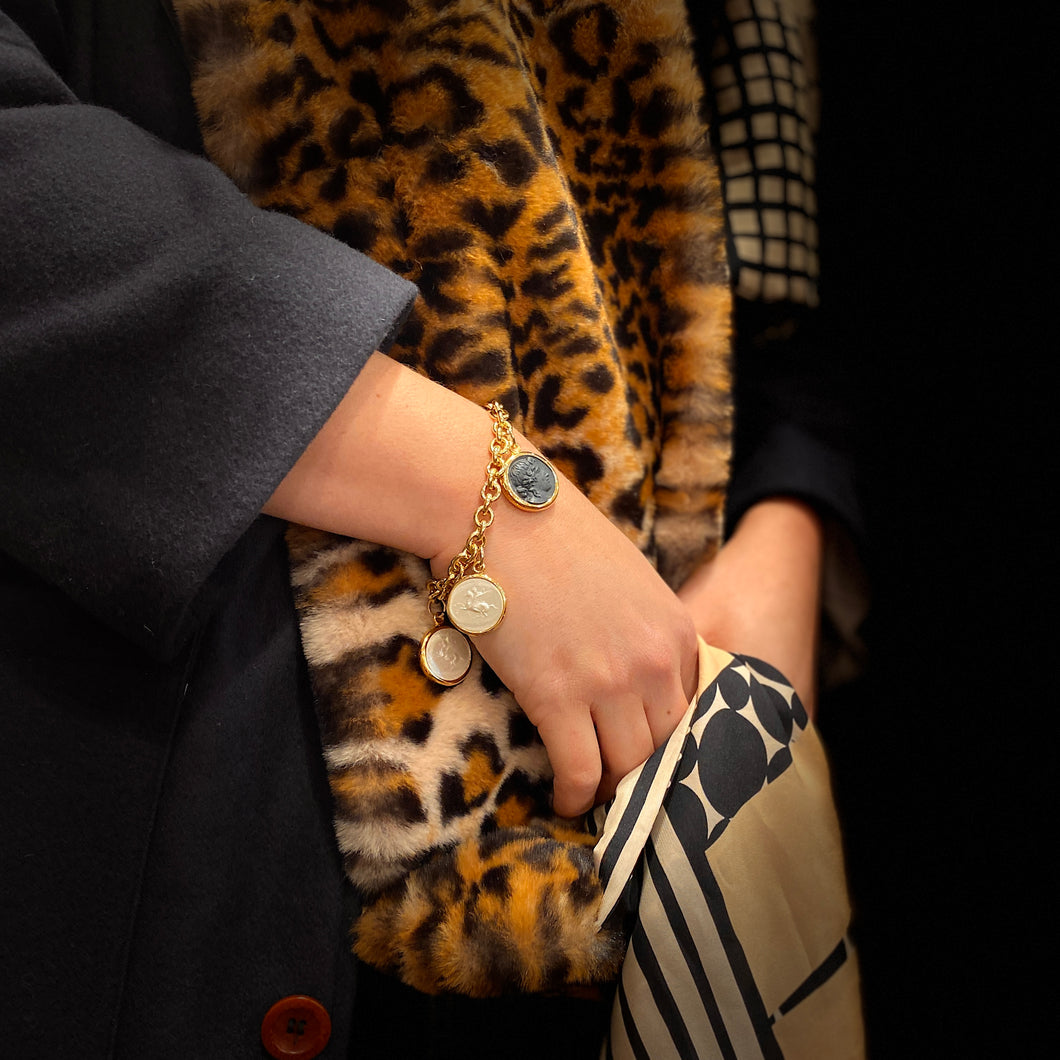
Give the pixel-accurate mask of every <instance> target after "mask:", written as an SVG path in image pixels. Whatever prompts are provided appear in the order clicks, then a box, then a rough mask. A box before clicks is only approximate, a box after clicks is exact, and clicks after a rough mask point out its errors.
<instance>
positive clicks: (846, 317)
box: [818, 0, 1060, 1060]
mask: <svg viewBox="0 0 1060 1060" xmlns="http://www.w3.org/2000/svg"><path fill="white" fill-rule="evenodd" d="M818 10H819V20H820V21H819V41H820V47H821V78H822V89H823V118H822V131H821V139H820V145H819V146H820V157H819V191H820V218H821V237H822V270H823V288H822V292H823V298H824V307H825V313H826V321H827V324H828V334H829V343H830V347H829V350H830V356H831V358H832V361H833V363H834V365H835V366H836V367H837V368H838V369H839V371H840V372H841V373H842V374H843V375H845V376H846V377H847V381H848V382H849V383H850V385H851V386H852V388H853V390H854V392H855V393H856V394H857V395H858V396H859V398H860V401H861V404H860V414H859V422H860V424H861V431H860V447H861V453H860V455H861V467H862V470H863V482H864V492H865V498H866V503H867V508H868V515H869V527H870V540H869V547H868V551H869V556H868V559H869V564H870V568H871V573H872V579H873V583H874V605H873V611H872V615H871V618H870V620H869V623H868V626H867V629H866V639H867V643H868V646H869V649H870V658H871V663H870V667H869V671H868V673H867V675H866V676H865V677H864V678H863V679H862V680H860V681H858V682H857V683H856V684H855V685H853V686H849V687H847V688H845V689H843V690H841V691H840V692H839V693H838V694H836V695H835V696H833V697H832V698H831V700H830V701H827V702H826V703H825V704H824V706H823V708H822V709H823V713H822V718H821V727H822V730H823V732H824V736H825V739H826V742H827V743H828V745H829V748H830V751H831V757H832V762H833V770H834V777H835V783H836V791H837V799H838V802H839V806H840V813H841V817H842V819H843V823H844V828H845V834H846V841H847V846H848V858H849V866H850V874H851V883H852V890H853V896H854V900H855V905H856V928H857V935H856V939H857V942H858V946H859V950H860V956H861V961H862V973H863V980H864V987H865V1001H866V1009H867V1018H868V1026H869V1041H870V1049H871V1053H872V1056H873V1057H875V1058H876V1060H880V1058H883V1060H887V1058H890V1057H903V1058H904V1057H978V1056H984V1057H986V1056H1004V1057H1010V1056H1011V1057H1017V1056H1018V1057H1022V1056H1035V1055H1039V1054H1040V1053H1041V1051H1042V1043H1043V1042H1044V1041H1047V1040H1048V1037H1047V1036H1045V1035H1043V1026H1044V1023H1043V1021H1042V1019H1041V1016H1038V1017H1037V1019H1036V1018H1035V1010H1034V1002H1035V997H1034V995H1035V993H1036V991H1035V989H1034V984H1035V981H1036V979H1037V980H1038V981H1040V982H1042V983H1045V982H1047V981H1051V980H1052V979H1053V977H1054V973H1052V972H1051V971H1050V970H1049V967H1048V965H1046V966H1045V967H1044V968H1039V967H1038V961H1039V960H1045V961H1047V960H1048V959H1049V954H1048V951H1049V950H1050V949H1051V948H1052V934H1053V932H1054V930H1055V929H1052V928H1051V926H1050V925H1051V924H1052V922H1053V921H1054V919H1055V915H1054V914H1053V912H1052V906H1053V905H1054V904H1055V902H1056V897H1055V895H1053V894H1049V893H1047V889H1046V888H1045V887H1042V886H1040V885H1039V881H1041V880H1043V878H1044V876H1045V874H1046V872H1047V871H1048V872H1050V873H1051V872H1052V869H1051V868H1050V869H1048V870H1047V868H1046V866H1051V864H1052V860H1053V859H1052V856H1051V851H1050V849H1049V848H1050V846H1051V845H1052V844H1051V843H1050V842H1049V840H1050V839H1051V838H1052V836H1054V835H1055V833H1056V829H1055V827H1053V825H1052V822H1051V815H1047V814H1046V813H1045V812H1044V808H1045V806H1046V801H1045V800H1046V795H1045V783H1046V779H1047V778H1051V774H1052V773H1053V772H1054V769H1055V767H1054V752H1053V746H1054V743H1053V741H1052V739H1051V737H1052V734H1053V732H1054V731H1055V727H1056V724H1055V713H1056V701H1057V696H1056V694H1055V692H1054V691H1052V690H1051V688H1050V685H1051V684H1052V683H1053V682H1052V678H1051V674H1050V670H1051V668H1052V666H1053V660H1054V658H1055V655H1056V653H1055V649H1053V648H1052V644H1051V643H1050V641H1052V640H1053V639H1054V638H1053V637H1051V636H1050V630H1051V629H1055V628H1056V626H1057V623H1056V620H1055V619H1054V617H1053V613H1054V605H1053V604H1052V600H1051V598H1052V584H1053V583H1054V582H1055V577H1054V571H1055V566H1056V561H1055V559H1054V555H1055V552H1054V549H1053V548H1052V547H1050V545H1051V539H1052V537H1053V536H1054V535H1052V534H1049V539H1048V540H1047V534H1046V515H1047V514H1048V513H1049V511H1050V509H1051V505H1052V503H1053V500H1052V498H1053V495H1054V494H1055V493H1056V482H1057V475H1056V469H1055V460H1054V458H1053V452H1054V448H1055V443H1054V441H1053V434H1054V426H1053V424H1054V421H1055V417H1054V415H1053V413H1052V411H1051V406H1052V391H1051V386H1052V384H1051V383H1050V382H1049V379H1050V378H1051V374H1052V370H1051V362H1052V361H1053V360H1054V359H1055V354H1056V350H1057V343H1056V339H1055V337H1052V338H1051V337H1049V336H1048V335H1047V330H1048V318H1049V316H1050V315H1051V312H1052V305H1051V302H1052V301H1055V300H1056V298H1057V295H1056V293H1054V291H1050V290H1047V288H1046V282H1047V280H1048V279H1049V276H1048V275H1047V273H1046V271H1045V269H1046V264H1045V257H1046V253H1045V252H1046V250H1047V248H1048V247H1049V245H1050V243H1051V242H1052V240H1053V239H1055V232H1056V225H1055V222H1054V221H1053V219H1052V214H1051V210H1050V205H1051V199H1052V198H1053V197H1054V194H1053V191H1052V188H1051V187H1049V186H1048V185H1049V183H1050V180H1049V174H1050V172H1051V170H1052V169H1053V168H1054V167H1053V166H1052V165H1051V164H1050V165H1048V166H1047V165H1046V162H1045V154H1046V151H1047V150H1048V149H1049V147H1050V141H1051V140H1054V139H1055V138H1056V132H1057V129H1058V128H1060V124H1058V122H1057V118H1056V112H1055V108H1054V106H1053V103H1052V99H1053V96H1052V93H1051V91H1049V90H1048V89H1047V84H1046V73H1047V71H1049V70H1050V69H1051V67H1053V66H1055V65H1056V59H1055V58H1054V57H1052V56H1051V55H1047V54H1046V52H1047V50H1048V48H1049V41H1050V40H1052V41H1055V40H1057V32H1056V31H1057V25H1056V18H1055V15H1050V16H1049V21H1050V22H1051V25H1047V24H1046V19H1045V18H1044V17H1041V18H1039V17H1037V15H1036V14H1035V11H1034V9H1033V8H1032V7H1028V6H1027V5H1008V6H1006V7H1005V8H1004V9H1002V10H995V9H993V8H990V9H984V10H983V13H981V14H978V15H974V16H972V15H970V14H969V12H970V11H971V10H972V5H942V4H938V3H935V4H931V3H928V4H914V3H905V2H898V3H883V2H878V0H860V2H857V3H846V2H841V0H819V2H818ZM1047 30H1048V32H1047ZM1038 1011H1039V1012H1041V1011H1043V1009H1039V1010H1038ZM1044 1012H1046V1013H1051V1006H1050V1008H1044Z"/></svg>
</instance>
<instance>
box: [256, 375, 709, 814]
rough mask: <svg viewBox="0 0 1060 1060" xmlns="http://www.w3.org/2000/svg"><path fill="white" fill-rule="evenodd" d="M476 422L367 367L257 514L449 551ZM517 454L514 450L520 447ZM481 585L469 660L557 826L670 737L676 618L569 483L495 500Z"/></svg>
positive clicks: (457, 542) (657, 585)
mask: <svg viewBox="0 0 1060 1060" xmlns="http://www.w3.org/2000/svg"><path fill="white" fill-rule="evenodd" d="M491 436H492V424H491V420H490V417H489V414H488V413H487V412H486V411H485V410H484V409H482V408H480V407H478V406H477V405H474V404H472V403H471V402H469V401H465V400H464V399H463V398H462V397H460V396H458V395H457V394H454V393H452V392H451V391H449V390H446V389H445V388H444V387H442V386H439V385H438V384H437V383H432V382H430V381H429V380H427V379H424V378H423V377H421V376H418V375H416V374H415V373H413V372H411V371H409V370H408V369H407V368H404V367H402V366H401V365H399V364H397V363H396V362H394V361H391V360H390V359H389V358H386V357H383V356H381V355H378V354H377V355H375V356H374V357H372V358H371V359H370V360H369V362H368V364H367V365H366V366H365V368H364V369H363V370H362V372H361V374H360V376H358V378H357V380H356V381H355V383H354V384H353V386H352V387H351V389H350V391H349V393H348V394H347V395H346V397H345V398H344V399H343V401H342V402H341V403H340V404H339V406H338V407H337V408H336V410H335V412H334V413H333V414H332V416H331V418H330V419H329V420H328V422H327V423H326V424H325V425H324V427H323V428H322V429H321V430H320V432H319V433H318V434H317V436H316V438H314V439H313V441H312V442H311V443H310V444H309V446H308V447H307V449H306V450H305V452H304V453H303V455H302V456H301V458H300V459H299V460H298V462H297V463H296V464H295V466H294V467H293V468H292V469H291V471H290V472H289V473H288V475H287V477H286V478H285V479H284V480H283V482H282V483H281V484H280V485H279V487H278V488H277V490H276V492H275V493H274V494H273V496H272V498H271V499H270V500H269V502H268V503H267V504H266V505H265V508H264V511H265V512H266V513H268V514H270V515H275V516H277V517H279V518H283V519H288V520H291V521H293V522H297V523H301V524H303V525H306V526H313V527H317V528H318V529H321V530H329V531H332V532H333V533H338V534H345V535H347V536H349V537H356V538H361V539H362V540H366V541H376V542H378V543H380V544H384V545H390V546H393V547H395V548H400V549H403V550H405V551H407V552H411V553H413V554H414V555H418V556H422V557H424V558H426V559H429V560H431V563H432V567H433V569H434V572H435V575H436V576H437V575H439V574H441V573H442V572H444V570H445V568H446V567H447V566H448V563H449V561H450V559H451V558H452V557H453V556H454V555H456V554H457V553H458V552H460V551H461V549H463V547H464V544H465V541H466V539H467V534H468V532H469V530H470V529H471V526H472V515H473V513H474V511H475V508H476V507H477V505H478V503H479V491H480V490H481V488H482V483H483V480H484V476H485V468H486V464H487V462H488V460H489V443H490V438H491ZM519 444H520V446H521V447H523V448H529V446H528V444H527V443H526V441H525V439H519ZM494 511H495V513H496V518H495V522H494V525H493V527H492V528H491V529H490V531H489V534H488V535H487V538H486V571H487V573H488V574H489V575H490V576H491V577H493V578H495V579H496V580H497V581H498V582H499V583H500V585H501V586H502V587H503V589H504V591H505V593H506V594H507V597H508V610H507V614H506V617H505V619H504V622H503V623H502V624H501V626H500V627H499V628H498V629H496V630H495V631H494V632H492V633H488V634H484V635H483V636H479V637H476V638H475V643H476V647H477V648H478V649H479V650H480V651H481V653H482V656H483V658H484V659H485V660H486V661H487V662H488V663H489V664H490V665H491V666H492V667H493V669H494V671H495V672H496V673H497V675H498V676H499V677H500V679H501V680H502V681H504V683H505V684H506V685H507V686H508V687H509V688H510V689H511V690H512V692H513V693H514V695H515V697H516V699H517V700H518V702H519V704H520V705H521V706H522V708H523V709H524V710H525V711H526V713H527V716H528V717H529V718H530V720H531V721H532V722H533V723H534V724H535V725H536V726H537V727H538V731H539V732H540V733H541V738H542V740H543V741H544V743H545V747H546V749H547V750H548V754H549V758H550V760H551V762H552V766H553V769H554V771H555V785H554V802H553V804H554V807H555V809H556V812H557V813H559V814H563V815H568V816H573V815H575V814H578V813H581V812H582V811H584V810H587V809H589V807H590V806H591V805H592V804H593V801H594V798H596V797H599V798H606V797H607V796H608V795H609V794H610V793H611V792H612V790H613V789H614V785H615V784H616V783H617V782H618V780H619V779H620V778H621V777H622V776H623V775H624V774H625V773H627V772H628V771H629V770H630V769H633V768H634V767H635V766H637V765H639V764H640V763H641V762H643V761H644V760H645V759H646V758H647V757H648V756H649V755H650V754H651V752H652V750H653V749H654V748H655V747H657V746H659V745H660V744H661V743H663V742H664V741H665V740H666V738H667V737H668V736H669V735H670V733H671V731H672V730H673V729H674V727H675V726H676V724H677V722H678V721H679V720H680V718H681V717H682V715H683V714H684V712H685V709H686V707H687V705H688V702H689V700H690V699H691V697H692V695H693V693H694V692H695V683H696V669H697V664H698V654H697V650H696V647H697V646H696V634H695V627H694V626H693V623H692V618H691V616H690V615H689V612H688V611H687V610H686V609H685V607H684V606H683V605H682V604H681V602H680V601H679V600H678V598H677V596H676V595H675V594H674V593H673V592H672V591H671V590H670V589H669V587H668V586H667V585H666V584H665V583H664V582H663V581H662V579H661V578H660V577H659V576H658V574H657V573H656V572H655V570H654V569H653V568H652V566H651V565H650V564H649V563H648V562H647V560H645V559H644V557H643V556H642V555H641V554H640V552H639V550H638V549H637V548H636V547H635V546H634V545H633V544H632V543H631V542H630V541H629V540H628V539H627V538H626V537H625V535H624V534H622V533H621V531H619V530H617V529H616V528H615V527H614V526H613V525H612V524H611V523H610V522H609V521H608V520H607V519H606V518H605V517H604V516H603V515H601V514H600V513H599V512H598V511H597V510H596V508H595V507H594V506H593V505H592V504H591V503H590V502H589V501H588V500H586V498H585V497H584V496H583V495H582V494H581V493H580V492H579V491H578V489H577V488H576V487H575V486H574V485H573V484H572V483H570V482H567V481H561V484H560V492H559V496H558V497H557V499H556V501H555V503H554V504H553V505H552V506H551V507H550V508H548V509H546V510H544V511H539V512H522V511H519V510H518V509H516V508H514V507H512V506H510V505H509V504H508V503H507V502H506V501H505V500H503V499H498V500H497V501H496V502H495V504H494Z"/></svg>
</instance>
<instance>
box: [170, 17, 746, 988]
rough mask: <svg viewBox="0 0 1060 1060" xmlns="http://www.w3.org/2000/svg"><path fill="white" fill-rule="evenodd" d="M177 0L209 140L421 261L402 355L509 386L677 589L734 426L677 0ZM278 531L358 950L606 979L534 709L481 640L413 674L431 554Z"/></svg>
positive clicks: (607, 936)
mask: <svg viewBox="0 0 1060 1060" xmlns="http://www.w3.org/2000/svg"><path fill="white" fill-rule="evenodd" d="M176 7H177V10H178V15H179V17H180V20H181V25H182V30H183V32H184V35H185V42H186V45H187V48H188V52H189V55H190V57H191V59H192V62H193V78H194V88H195V95H196V102H197V106H198V108H199V114H200V120H201V124H202V129H203V134H204V138H205V142H206V146H207V150H208V152H209V153H210V155H211V157H212V158H213V159H214V160H215V161H216V162H217V163H218V165H220V166H221V167H222V168H223V169H224V170H226V171H227V172H228V173H229V174H230V175H231V176H232V177H233V179H235V180H236V182H237V183H238V184H239V185H240V186H241V187H242V188H244V189H245V190H246V191H247V193H248V194H249V195H251V196H252V198H253V199H254V200H255V201H256V202H257V203H258V204H260V205H261V206H264V207H267V208H271V209H276V210H283V211H285V212H288V213H290V214H293V215H294V216H296V217H299V218H301V219H302V220H304V221H305V222H306V223H308V224H312V225H315V226H317V227H319V228H321V229H324V230H326V231H328V232H331V233H333V234H334V235H335V236H336V237H338V238H339V239H341V240H343V241H345V242H346V243H348V244H349V245H350V246H352V247H355V248H357V249H358V250H361V251H363V252H364V253H366V254H368V255H370V256H371V257H373V258H375V259H377V260H378V261H380V262H382V263H383V264H385V265H387V266H389V267H390V268H392V269H393V270H395V271H396V272H398V273H400V274H402V275H404V276H406V277H407V278H409V279H411V280H412V281H414V282H415V283H417V284H418V286H419V289H420V292H421V297H420V299H419V300H418V302H417V305H416V307H415V309H414V311H413V313H412V316H411V317H410V319H409V321H408V323H407V325H406V326H405V328H404V330H403V331H402V333H401V334H400V336H399V337H398V340H397V342H396V343H395V345H394V346H393V347H392V348H391V350H390V351H389V352H390V355H391V356H393V357H395V358H396V359H398V360H400V361H401V362H403V363H405V364H407V365H409V366H410V367H412V368H414V369H415V370H417V371H419V372H422V373H424V374H426V375H428V376H429V377H431V378H432V379H435V380H437V381H438V382H441V383H443V384H445V385H446V386H448V387H450V388H452V389H454V390H456V391H458V392H459V393H461V394H463V395H464V396H465V397H467V398H469V399H471V400H472V401H475V402H477V403H480V404H484V403H486V402H488V401H490V400H494V399H497V400H500V401H502V402H503V403H504V404H505V406H506V408H507V409H508V412H509V414H510V415H511V417H512V419H513V421H514V423H515V425H516V426H517V427H518V428H519V429H520V430H522V431H523V432H524V433H525V434H526V435H527V436H528V437H530V438H531V439H532V440H533V441H534V442H535V443H536V444H537V445H538V446H540V448H541V449H542V450H543V451H544V452H545V453H546V454H547V455H548V456H549V457H550V458H551V459H552V460H553V461H554V462H555V463H556V465H557V466H558V467H559V468H560V469H561V470H562V471H563V472H564V473H565V474H566V475H567V476H568V477H569V478H570V479H571V480H572V481H573V482H575V483H576V484H577V485H578V486H579V487H580V488H581V489H582V490H583V491H584V492H585V493H586V494H587V495H588V496H589V497H590V498H591V499H592V500H593V502H594V503H595V504H596V505H597V506H598V507H599V509H600V510H601V511H603V512H604V513H605V514H606V515H607V516H608V517H609V518H610V519H611V520H612V521H613V522H615V523H616V524H617V525H618V526H619V527H621V528H622V530H623V531H624V532H625V533H626V534H627V535H628V536H629V537H630V538H631V539H632V540H633V541H635V542H636V543H637V544H638V545H639V547H640V548H641V549H642V550H643V551H644V552H645V553H646V554H647V555H648V556H649V557H651V558H652V559H653V560H654V561H656V562H657V563H658V565H659V568H660V571H661V572H662V573H663V575H664V577H666V578H667V579H668V580H669V581H670V582H671V584H674V585H677V584H679V583H680V582H681V581H682V580H683V578H684V577H685V576H686V575H687V573H688V572H689V571H690V569H691V567H692V565H693V564H694V563H696V562H697V561H698V560H699V559H700V558H702V557H703V556H705V555H709V554H710V553H711V552H712V550H713V549H715V548H716V546H717V542H718V539H719V537H720V531H721V519H722V508H723V503H724V488H725V481H726V477H727V469H728V456H729V436H730V426H731V424H730V421H731V407H730V380H729V357H728V340H729V316H730V296H729V289H728V283H727V275H726V271H725V264H724V236H723V231H722V218H721V207H720V195H719V187H718V180H717V176H716V173H715V170H714V167H713V165H712V163H711V161H710V159H709V156H708V154H707V148H706V143H705V130H704V129H703V127H702V125H701V121H700V117H699V114H700V107H699V105H700V86H699V84H698V81H697V76H696V73H695V69H694V64H693V58H692V53H691V49H690V46H689V39H688V31H687V27H686V25H685V21H684V10H683V6H682V4H680V3H675V2H673V0H651V2H644V0H605V2H601V3H588V2H563V0H557V2H553V3H549V2H545V0H539V2H532V0H513V2H502V0H454V2H450V3H446V2H428V0H406V2H404V3H394V4H373V3H367V2H365V3H358V2H352V0H351V2H343V0H317V2H313V0H304V2H296V0H178V2H177V4H176ZM321 282H322V283H326V282H327V277H326V276H322V277H321ZM485 455H486V454H485V449H484V452H483V457H484V464H485ZM472 501H473V498H472V499H469V517H470V512H471V509H472ZM288 540H289V547H290V553H291V564H292V579H293V584H294V587H295V593H296V600H297V604H298V608H299V614H300V619H301V623H302V632H303V641H304V645H305V651H306V656H307V659H308V661H309V664H310V670H311V675H312V679H313V687H314V693H315V695H316V699H317V704H318V711H319V716H320V722H321V730H322V733H323V738H324V745H325V753H326V757H327V765H328V769H329V775H330V779H331V786H332V791H333V794H334V799H335V806H336V831H337V835H338V839H339V844H340V847H341V849H342V851H343V854H344V857H345V862H346V867H347V870H348V872H349V875H350V877H351V879H352V880H353V881H354V883H355V884H356V885H357V886H358V887H359V888H360V889H361V890H362V892H363V893H364V894H365V895H366V903H365V910H364V913H363V914H362V916H361V917H360V919H359V921H358V923H357V925H356V928H355V938H356V942H355V948H356V950H357V952H358V954H359V955H360V956H361V957H362V958H363V959H365V960H367V961H369V962H370V963H372V964H374V965H376V966H379V967H382V968H387V969H390V970H392V971H394V972H396V973H397V974H399V975H400V976H401V977H402V978H403V979H404V980H405V981H406V982H408V983H411V984H412V985H414V986H416V987H418V988H419V989H421V990H424V991H439V990H456V991H459V992H462V993H466V994H471V995H487V994H493V993H498V992H502V991H506V990H556V989H562V988H563V987H565V986H569V985H572V984H581V983H592V982H599V981H603V980H606V979H609V978H612V977H613V976H614V975H615V973H616V971H617V968H618V965H619V962H620V960H621V954H622V939H621V937H620V936H619V935H618V934H616V932H613V931H611V930H607V929H605V930H603V931H597V930H596V926H595V913H596V909H597V907H598V905H599V899H600V887H599V882H598V880H597V878H596V873H595V869H594V866H593V861H592V856H591V851H590V849H589V847H590V846H591V844H592V842H593V838H592V836H591V835H590V834H589V833H588V831H587V829H586V828H584V827H582V826H579V825H577V824H572V823H571V822H567V821H563V820H560V819H558V818H556V817H554V816H553V815H552V814H551V812H550V809H549V789H550V780H551V773H550V770H549V765H548V761H547V757H546V755H545V753H544V748H543V746H542V745H541V743H540V741H539V740H538V738H537V735H536V733H535V731H534V730H533V727H532V726H531V725H530V724H529V722H528V721H527V719H526V718H525V716H524V715H523V714H522V712H521V711H520V709H519V707H518V704H516V702H515V701H514V699H513V698H512V696H511V694H510V693H509V692H508V691H507V689H505V688H504V687H503V686H502V685H501V684H500V683H499V682H498V681H497V679H496V678H495V676H494V675H493V674H492V672H491V671H490V670H489V669H488V668H486V667H484V666H483V665H482V663H481V660H480V659H479V658H478V657H477V655H476V659H475V663H474V665H473V668H472V671H471V673H470V675H469V676H468V678H467V679H466V680H465V681H464V683H463V684H461V685H458V686H456V687H454V688H449V689H446V688H442V687H440V686H437V685H434V684H432V683H430V682H429V681H427V680H426V679H425V678H424V677H423V675H422V674H421V672H420V668H419V665H418V646H419V641H420V638H421V637H422V635H423V634H424V632H426V630H427V629H428V628H429V620H428V613H427V608H426V596H425V591H424V585H425V583H426V581H427V578H428V576H429V571H428V569H427V566H426V564H425V563H424V562H423V561H421V560H419V559H417V558H415V557H412V556H409V555H406V554H402V553H399V552H396V551H394V550H391V549H385V548H380V547H379V546H376V545H369V544H365V543H362V542H355V541H350V540H347V539H341V538H336V537H333V536H329V535H326V534H321V533H318V532H315V531H310V530H306V529H304V528H298V527H293V528H291V530H290V533H289V535H288Z"/></svg>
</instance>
